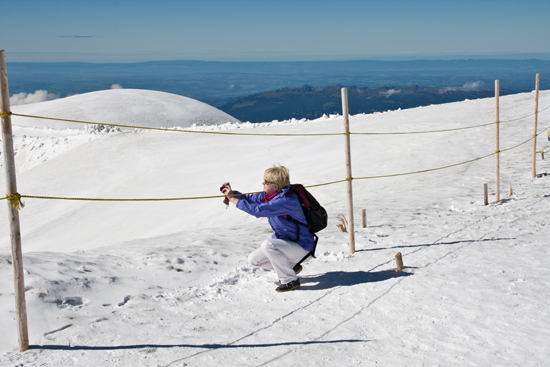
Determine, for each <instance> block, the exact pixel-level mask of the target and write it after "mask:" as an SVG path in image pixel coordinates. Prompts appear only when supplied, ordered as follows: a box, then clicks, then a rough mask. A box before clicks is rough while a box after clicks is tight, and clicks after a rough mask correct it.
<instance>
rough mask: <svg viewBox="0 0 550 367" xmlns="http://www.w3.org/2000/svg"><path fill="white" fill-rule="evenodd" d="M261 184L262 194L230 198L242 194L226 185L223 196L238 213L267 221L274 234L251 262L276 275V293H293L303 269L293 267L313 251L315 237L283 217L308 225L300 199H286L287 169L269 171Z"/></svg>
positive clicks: (249, 259)
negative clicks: (279, 283) (286, 216)
mask: <svg viewBox="0 0 550 367" xmlns="http://www.w3.org/2000/svg"><path fill="white" fill-rule="evenodd" d="M262 184H263V192H261V193H257V194H250V195H240V196H231V195H234V194H237V195H239V194H241V193H240V192H238V191H233V190H232V189H231V185H230V184H229V182H225V183H224V184H223V185H222V192H223V194H224V195H227V196H228V197H227V199H228V200H229V201H230V202H232V203H234V204H235V205H236V206H237V208H238V209H241V210H242V211H244V212H246V213H248V214H250V215H253V216H255V217H256V218H262V217H265V218H267V220H268V222H269V224H270V225H271V228H272V229H273V231H274V232H275V233H273V235H272V236H271V238H270V239H268V240H265V241H263V242H262V245H261V246H260V248H259V249H257V250H255V251H253V252H252V253H251V254H250V255H249V256H248V262H249V263H250V264H251V265H254V266H259V267H261V268H264V269H269V270H274V271H275V272H276V273H277V276H278V277H279V280H280V282H281V285H280V286H278V287H277V289H276V291H277V292H287V291H291V290H294V289H297V288H300V280H299V279H298V277H297V274H298V273H299V272H300V271H301V270H302V268H301V266H300V267H299V268H298V269H297V270H296V271H294V269H293V267H294V265H296V264H297V263H298V262H299V261H300V260H301V259H303V258H304V256H306V255H307V254H308V253H309V252H310V251H312V250H313V245H314V239H313V235H312V234H311V232H310V231H309V229H308V227H307V226H305V225H300V224H296V223H295V222H291V221H290V220H288V219H285V218H283V217H282V216H283V215H288V216H290V217H292V218H293V219H294V220H296V221H298V222H300V223H307V221H306V218H305V216H304V212H303V211H302V207H301V205H300V201H299V199H298V196H297V195H295V194H290V195H286V193H287V191H288V189H289V188H290V175H289V171H288V169H287V168H286V167H284V166H274V167H272V168H268V169H267V170H265V173H264V181H263V182H262Z"/></svg>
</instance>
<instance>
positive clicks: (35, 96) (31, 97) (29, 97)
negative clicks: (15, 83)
mask: <svg viewBox="0 0 550 367" xmlns="http://www.w3.org/2000/svg"><path fill="white" fill-rule="evenodd" d="M58 98H59V94H54V93H48V91H47V90H37V91H35V92H34V93H25V92H21V93H17V94H14V95H13V96H11V97H10V105H11V106H19V105H22V104H29V103H38V102H44V101H51V100H53V99H58Z"/></svg>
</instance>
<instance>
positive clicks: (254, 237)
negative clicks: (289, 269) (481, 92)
mask: <svg viewBox="0 0 550 367" xmlns="http://www.w3.org/2000/svg"><path fill="white" fill-rule="evenodd" d="M158 103H161V101H159V102H158ZM549 106H550V93H549V92H548V91H543V92H541V95H540V101H539V110H540V113H539V114H538V123H539V129H538V131H539V132H544V134H541V135H540V136H539V138H538V150H540V146H543V147H544V151H548V146H549V145H550V144H549V142H548V140H547V138H546V136H547V135H546V131H545V129H546V128H547V127H548V126H549V125H550V109H546V108H547V107H549ZM29 108H30V107H29ZM86 108H89V111H86V113H90V115H87V117H88V119H89V120H92V121H96V122H101V121H100V120H101V119H100V118H99V117H98V118H96V117H94V116H93V115H91V114H92V112H93V110H95V109H94V108H93V103H92V104H88V105H87V107H86ZM494 111H495V108H494V100H493V99H481V100H472V101H464V102H459V103H451V104H446V105H437V106H429V107H423V108H415V109H409V110H402V111H392V112H386V113H378V114H372V115H356V116H352V117H351V118H350V125H351V131H352V132H354V133H381V132H403V131H410V132H412V131H431V130H441V129H455V128H461V127H469V126H474V125H480V124H487V123H489V124H490V125H489V126H485V127H478V128H472V129H465V130H457V131H449V132H441V133H429V134H428V133H427V134H411V135H404V134H397V135H352V137H351V152H352V171H353V177H355V178H356V179H355V180H353V190H354V191H353V198H354V205H355V219H356V228H355V231H356V232H355V236H356V249H357V251H356V253H355V254H353V255H350V254H349V253H348V243H347V241H348V236H347V234H346V233H340V232H338V231H337V229H336V224H337V223H339V221H338V219H337V216H338V215H340V214H346V184H345V183H336V184H331V185H325V186H316V187H312V188H311V189H310V191H311V192H312V194H313V195H314V196H315V197H316V198H317V199H318V200H319V201H320V202H321V203H322V204H323V206H325V208H326V209H327V211H328V213H329V226H328V227H327V228H326V229H325V230H323V231H322V232H320V243H319V247H318V256H317V259H313V260H311V261H309V262H308V263H306V264H305V266H304V271H303V272H302V273H301V274H300V279H301V282H302V287H301V288H300V289H298V290H296V291H292V292H289V293H283V294H278V293H276V292H275V291H274V289H275V287H276V285H275V284H274V282H276V281H277V277H276V275H275V274H274V273H270V272H267V271H263V270H260V269H258V268H254V267H251V266H249V265H248V264H247V262H246V257H247V255H248V253H249V252H251V251H252V250H253V249H255V248H257V247H258V246H259V244H260V243H261V241H262V240H263V239H265V238H266V237H269V236H270V235H271V231H270V228H269V225H268V224H267V221H266V220H264V219H256V218H253V217H251V216H248V215H246V214H245V213H243V212H241V211H239V210H238V209H236V208H235V207H234V206H230V207H229V208H228V209H225V207H224V205H223V203H222V199H221V198H214V199H200V197H205V196H215V195H218V194H219V187H220V184H221V183H222V182H224V181H229V182H231V184H232V186H233V187H234V188H235V189H238V190H240V191H243V192H253V191H259V190H261V182H262V178H263V171H264V170H265V169H266V168H268V167H270V166H271V165H272V164H277V163H280V164H284V165H286V166H287V167H289V169H290V172H291V180H292V182H294V183H302V184H304V185H318V184H323V183H330V182H333V181H339V180H343V179H345V164H344V162H345V158H344V136H343V135H342V134H341V132H342V118H341V117H340V116H328V117H323V118H320V119H317V120H313V121H306V120H301V121H297V120H292V121H283V122H271V123H264V124H257V125H256V124H254V125H253V124H247V123H223V124H220V125H212V126H206V127H197V126H195V127H193V128H192V129H191V131H193V132H182V131H178V132H158V131H143V130H123V131H116V130H114V131H113V130H110V131H108V130H107V129H106V130H97V129H95V130H86V129H85V130H78V129H75V128H73V126H71V128H67V126H63V129H58V128H53V127H52V128H37V127H36V125H33V126H32V127H26V126H22V125H18V123H14V134H15V138H14V139H15V146H16V151H17V156H16V165H17V174H18V176H17V178H18V191H19V192H20V193H21V194H23V195H36V196H52V197H69V198H74V197H78V198H111V199H114V198H117V199H132V198H179V199H182V198H188V200H175V201H163V202H104V201H65V200H45V199H31V198H27V199H24V201H25V204H26V206H25V207H24V208H23V209H22V210H21V212H20V214H21V229H22V243H23V251H24V257H25V282H26V283H25V284H26V299H27V310H28V319H29V335H30V342H31V345H32V348H31V349H30V350H28V351H27V352H25V353H18V352H17V333H16V330H17V329H16V324H15V307H14V294H13V275H12V274H13V270H12V265H11V255H10V254H9V233H8V230H7V228H8V224H7V219H6V218H7V209H6V208H7V205H6V204H3V205H0V207H1V208H2V209H1V210H0V228H3V229H4V234H3V235H2V237H1V242H0V249H1V253H0V278H1V279H3V280H2V282H1V283H0V318H1V320H2V329H3V333H2V334H1V335H0V365H13V366H19V365H25V366H38V365H49V366H68V365H97V366H100V365H115V364H116V365H120V366H218V365H220V363H223V364H224V365H228V366H288V365H303V366H306V365H316V366H334V365H342V366H352V365H353V366H354V365H365V366H374V365H378V366H395V365H398V366H400V365H410V366H435V365H460V366H488V365H498V366H517V365H526V366H545V365H546V364H547V360H548V358H550V348H549V347H548V342H547V341H548V340H550V321H549V320H550V317H549V316H550V315H549V308H548V306H547V298H548V294H549V292H550V281H549V279H548V276H547V274H548V270H547V259H548V254H549V250H548V238H549V237H550V227H549V226H548V224H547V218H548V216H549V215H550V205H549V204H550V192H549V191H550V189H549V185H548V183H549V182H548V180H549V176H548V171H549V168H550V164H549V163H548V160H541V156H540V154H538V155H537V172H538V174H539V176H538V177H537V178H534V179H532V178H531V154H532V142H528V143H527V144H523V145H520V146H518V147H517V148H515V149H512V150H506V151H504V150H505V149H507V148H509V147H513V146H516V145H518V144H520V143H522V142H525V141H527V140H528V139H530V138H531V137H532V136H533V121H534V113H533V112H534V93H526V94H518V95H511V96H506V97H503V98H501V99H500V120H501V121H502V123H501V124H500V131H501V136H500V144H501V146H500V149H501V150H502V151H503V152H502V153H501V154H500V162H501V167H500V171H501V198H502V199H503V200H502V201H501V202H499V203H493V204H491V205H488V206H483V202H482V201H483V184H484V183H488V184H489V187H490V188H491V189H490V201H494V197H495V191H494V189H495V177H494V173H495V156H494V155H492V156H490V157H487V158H484V159H479V160H473V159H475V158H478V157H483V156H485V155H488V154H491V153H494V151H495V137H494V130H495V126H494V124H492V123H493V122H494V121H495V115H494V113H495V112H494ZM54 112H55V113H54ZM69 112H70V110H69V108H68V109H67V111H64V110H63V108H61V107H60V108H59V109H57V110H56V111H51V112H49V111H46V110H44V111H43V113H44V115H54V114H55V116H53V117H60V118H63V117H66V116H65V115H68V114H70V113H69ZM115 112H116V111H115ZM115 112H112V113H113V114H115ZM120 112H121V111H120ZM104 113H107V112H104ZM149 115H150V117H149V118H151V119H154V118H155V117H154V113H151V114H149ZM113 116H115V117H114V118H113V119H114V120H116V119H117V118H120V119H122V118H124V116H125V114H124V113H122V112H121V115H120V116H119V117H116V115H113ZM100 117H102V116H100ZM43 123H44V124H45V125H46V126H48V125H49V124H50V122H48V121H44V122H43ZM52 126H53V125H52ZM198 131H202V132H215V133H219V132H227V133H248V134H263V136H256V135H253V136H245V135H223V134H203V133H197V132H198ZM318 133H321V134H328V133H335V134H337V135H334V136H331V135H312V136H281V135H275V134H318ZM471 160H473V161H471ZM465 161H471V162H470V163H467V164H463V165H457V166H454V167H450V168H446V169H442V170H436V171H428V172H422V173H417V174H413V175H405V176H394V175H395V174H401V173H406V172H415V171H425V170H428V169H431V168H437V167H443V166H449V165H453V164H455V163H460V162H465ZM373 176H387V177H383V178H371V179H359V178H361V177H373ZM2 180H4V178H3V177H2ZM508 183H510V184H511V186H512V189H513V191H514V192H513V194H512V195H511V196H508ZM1 184H4V183H3V182H2V183H1ZM361 209H366V210H367V218H368V227H367V228H360V226H359V225H357V222H360V220H359V219H360V217H361V216H360V213H361ZM346 216H347V214H346ZM397 252H401V253H402V254H403V260H404V263H405V266H406V269H405V271H403V272H394V271H393V270H392V269H393V268H394V267H395V261H394V258H395V254H396V253H397Z"/></svg>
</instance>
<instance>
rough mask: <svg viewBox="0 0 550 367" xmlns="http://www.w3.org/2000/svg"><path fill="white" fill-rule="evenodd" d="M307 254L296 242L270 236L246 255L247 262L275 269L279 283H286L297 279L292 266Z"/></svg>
mask: <svg viewBox="0 0 550 367" xmlns="http://www.w3.org/2000/svg"><path fill="white" fill-rule="evenodd" d="M307 254H308V251H306V250H304V248H303V247H302V246H300V244H298V243H297V242H292V241H286V240H278V239H274V238H270V239H269V240H265V241H264V242H262V246H261V247H260V248H259V249H257V250H254V251H252V252H251V253H250V255H248V262H249V263H250V264H251V265H254V266H259V267H261V268H264V269H269V270H275V272H276V273H277V276H278V277H279V280H280V281H281V283H282V284H286V283H290V282H292V281H293V280H296V279H298V277H297V276H296V273H295V272H294V269H293V267H294V265H296V264H297V263H298V262H299V261H300V260H302V258H303V257H304V256H306V255H307Z"/></svg>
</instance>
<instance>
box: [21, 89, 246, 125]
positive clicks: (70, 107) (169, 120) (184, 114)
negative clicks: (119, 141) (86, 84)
mask: <svg viewBox="0 0 550 367" xmlns="http://www.w3.org/2000/svg"><path fill="white" fill-rule="evenodd" d="M12 112H14V113H19V114H23V115H32V116H44V117H53V118H60V119H67V120H78V121H88V122H96V123H106V124H119V125H132V126H141V127H157V128H160V127H162V128H172V127H180V128H186V127H190V126H192V125H217V124H225V123H227V122H239V120H237V119H236V118H234V117H232V116H230V115H228V114H226V113H225V112H223V111H220V110H218V109H217V108H214V107H212V106H210V105H207V104H206V103H203V102H199V101H197V100H194V99H191V98H187V97H183V96H179V95H176V94H170V93H164V92H157V91H150V90H138V89H110V90H104V91H99V92H92V93H85V94H79V95H75V96H71V97H67V98H62V99H56V100H53V101H47V102H41V103H34V104H28V105H22V106H14V107H12ZM12 120H13V124H14V125H17V126H28V127H45V126H47V127H50V128H53V129H66V128H76V129H84V128H85V127H86V126H88V125H84V124H78V123H72V122H66V121H54V120H44V119H33V118H28V117H19V116H13V119H12Z"/></svg>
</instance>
